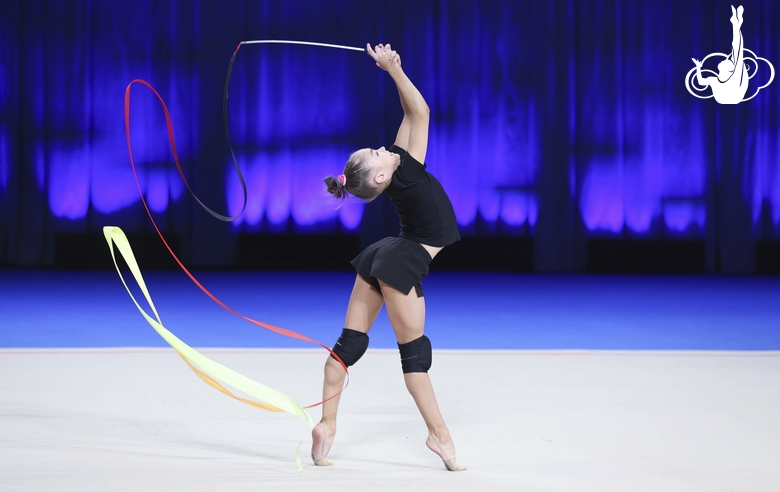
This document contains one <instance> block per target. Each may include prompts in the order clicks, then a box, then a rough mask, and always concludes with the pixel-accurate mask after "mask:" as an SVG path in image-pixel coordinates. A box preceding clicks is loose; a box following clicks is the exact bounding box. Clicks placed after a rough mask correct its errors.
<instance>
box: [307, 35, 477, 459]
mask: <svg viewBox="0 0 780 492" xmlns="http://www.w3.org/2000/svg"><path fill="white" fill-rule="evenodd" d="M366 51H367V52H368V54H369V55H370V56H371V58H373V59H374V61H375V62H376V65H377V66H378V67H380V68H382V69H383V70H385V71H387V72H388V73H389V74H390V77H392V79H393V81H394V82H395V84H396V87H397V88H398V94H399V96H400V99H401V106H402V107H403V110H404V118H403V121H402V122H401V126H400V128H399V129H398V133H397V135H396V139H395V144H394V145H393V146H392V147H391V148H390V150H385V148H384V147H380V148H378V149H370V148H366V149H361V150H358V151H356V152H355V153H353V154H352V155H351V156H350V158H349V160H348V161H347V164H346V165H345V166H344V174H341V175H339V176H338V177H336V178H334V177H332V176H329V177H327V178H325V183H326V184H327V186H328V191H329V192H330V193H332V194H333V195H334V196H336V197H337V198H341V199H345V198H346V195H347V193H349V194H352V195H354V196H356V197H357V198H360V199H362V200H364V201H367V202H368V201H371V200H373V199H374V198H376V197H377V196H379V195H380V194H382V193H384V194H386V195H388V196H389V197H390V199H391V200H392V201H393V204H394V205H395V208H396V210H397V211H398V215H399V216H400V218H401V235H400V237H388V238H385V239H382V240H381V241H379V242H377V243H374V244H372V245H371V246H369V247H368V248H366V249H365V250H364V251H363V252H362V253H360V254H359V255H358V256H357V258H355V259H354V260H352V265H354V267H355V269H356V270H357V277H356V278H355V285H354V287H353V288H352V295H351V296H350V299H349V305H348V306H347V316H346V321H345V328H344V330H343V331H342V333H341V337H339V339H338V342H336V345H335V346H334V347H333V351H334V352H335V353H336V354H337V355H338V356H339V357H340V358H341V360H342V361H344V363H345V364H346V365H347V366H351V365H353V364H354V363H355V362H357V361H358V359H360V357H361V356H362V355H363V354H364V353H365V351H366V348H367V347H368V335H367V333H368V330H369V329H371V325H372V324H373V323H374V320H376V317H377V315H378V314H379V310H380V309H381V308H382V305H383V304H384V305H385V306H387V314H388V317H389V318H390V323H391V324H392V326H393V331H394V332H395V336H396V338H397V339H398V349H399V351H400V353H401V366H402V369H403V373H404V381H405V383H406V388H407V389H408V390H409V393H411V395H412V397H413V398H414V402H415V403H416V404H417V408H418V409H419V410H420V413H421V414H422V417H423V419H424V420H425V424H426V425H427V426H428V434H429V435H428V438H427V439H426V441H425V442H426V445H427V446H428V448H430V449H431V451H433V452H434V453H436V454H437V455H439V457H440V458H441V459H442V461H444V465H445V467H446V468H447V469H448V470H450V471H460V470H465V469H466V468H465V467H464V466H460V465H458V463H457V461H456V459H455V445H454V444H453V442H452V438H451V437H450V433H449V430H448V429H447V425H446V424H445V423H444V419H443V418H442V416H441V413H440V412H439V406H438V404H437V403H436V396H435V395H434V394H433V387H432V386H431V381H430V379H429V378H428V369H429V368H430V367H431V343H430V340H428V337H426V336H425V335H424V334H423V330H424V325H425V300H424V298H423V290H422V278H423V277H424V276H425V275H427V273H428V265H429V264H430V262H431V260H432V259H433V257H434V256H436V254H437V253H438V252H439V251H441V249H442V248H443V247H444V246H448V245H450V244H452V243H454V242H455V241H457V240H458V239H460V234H459V233H458V227H457V223H456V222H455V213H454V212H453V209H452V204H451V203H450V200H449V198H448V197H447V194H446V193H445V192H444V189H443V188H442V186H441V183H439V181H438V180H437V179H436V178H434V177H433V176H432V175H431V174H430V173H429V172H427V171H426V170H425V167H426V166H425V164H424V162H425V153H426V148H427V146H428V120H429V113H430V111H429V109H428V105H427V104H426V103H425V99H423V97H422V95H421V94H420V91H418V90H417V88H416V87H415V86H414V85H413V84H412V82H411V81H410V80H409V78H408V77H407V76H406V74H405V73H404V71H403V70H402V69H401V58H400V56H399V55H398V53H396V52H395V51H394V50H393V49H392V48H391V46H390V45H389V44H388V45H381V44H379V45H377V46H376V47H375V48H374V49H372V48H371V46H370V45H367V46H366ZM344 377H345V373H344V370H343V369H342V367H341V366H340V365H339V363H338V362H337V361H336V360H335V359H334V358H333V357H329V358H328V360H327V362H326V363H325V381H324V383H323V398H328V397H330V396H332V395H334V394H336V393H338V392H339V391H340V390H341V389H342V387H343V385H344ZM339 399H340V398H339V397H338V396H337V397H335V398H333V399H331V400H329V401H327V402H325V403H324V404H323V406H322V420H320V422H319V423H318V424H317V426H316V427H315V428H314V431H313V432H312V441H313V442H312V449H311V457H312V459H313V460H314V464H315V465H318V466H329V465H332V464H333V462H332V461H330V460H329V459H327V456H328V452H329V451H330V448H331V445H332V444H333V438H334V436H335V434H336V414H337V412H338V405H339Z"/></svg>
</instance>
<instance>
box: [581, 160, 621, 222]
mask: <svg viewBox="0 0 780 492" xmlns="http://www.w3.org/2000/svg"><path fill="white" fill-rule="evenodd" d="M622 190H623V173H622V172H621V169H620V167H619V166H618V165H617V163H614V162H612V161H609V160H604V159H601V160H593V161H591V162H590V164H589V167H588V171H587V173H586V174H585V178H584V179H583V181H582V190H581V192H580V209H581V210H582V218H583V221H584V222H585V226H586V227H587V228H588V230H590V231H611V232H620V231H621V230H622V228H623V195H622Z"/></svg>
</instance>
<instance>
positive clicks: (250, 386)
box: [103, 226, 314, 471]
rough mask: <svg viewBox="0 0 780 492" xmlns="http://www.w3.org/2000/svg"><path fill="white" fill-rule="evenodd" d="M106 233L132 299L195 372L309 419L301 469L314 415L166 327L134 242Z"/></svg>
mask: <svg viewBox="0 0 780 492" xmlns="http://www.w3.org/2000/svg"><path fill="white" fill-rule="evenodd" d="M103 235H104V236H105V238H106V242H107V243H108V247H109V248H110V249H111V258H112V259H113V260H114V267H116V271H117V273H118V274H119V278H120V279H121V280H122V284H123V285H124V286H125V289H126V290H127V293H128V294H130V298H131V299H132V300H133V303H134V304H135V306H136V307H137V308H138V311H140V312H141V314H142V315H143V317H144V318H146V321H148V322H149V324H150V325H151V326H152V328H154V330H155V331H156V332H157V333H159V335H160V336H161V337H162V338H163V339H164V340H165V341H166V342H168V344H170V346H171V347H173V350H175V351H176V353H177V354H178V355H179V356H180V357H181V358H182V359H184V362H186V363H187V365H188V366H189V367H190V368H191V369H192V370H193V371H195V373H196V374H197V375H198V376H199V377H200V378H201V379H203V380H204V381H205V382H206V383H208V384H209V385H211V386H212V387H214V388H216V389H217V390H219V391H221V392H222V393H224V394H226V395H228V396H230V397H231V398H235V399H236V400H238V401H241V402H242V403H246V404H248V405H251V406H253V407H256V408H260V409H262V410H267V411H270V412H288V413H291V414H293V415H295V416H296V417H300V418H302V419H304V420H306V421H307V422H308V423H309V429H308V432H307V433H306V434H305V435H304V436H303V438H302V439H301V440H300V441H299V442H298V446H297V448H296V450H295V463H296V465H297V468H298V471H300V470H302V469H303V466H302V465H301V457H300V454H301V453H300V452H301V445H302V444H303V441H304V440H306V438H307V437H308V435H309V433H310V432H311V430H312V429H313V428H314V421H313V420H312V419H311V416H309V414H308V413H306V411H305V410H304V409H303V407H301V405H300V404H299V403H298V402H297V401H295V400H294V399H293V398H291V397H289V396H287V395H285V394H284V393H282V392H280V391H277V390H275V389H273V388H270V387H268V386H266V385H264V384H261V383H258V382H257V381H254V380H252V379H250V378H248V377H246V376H244V375H242V374H239V373H238V372H236V371H234V370H232V369H230V368H228V367H225V366H223V365H222V364H220V363H218V362H215V361H213V360H211V359H209V358H208V357H206V356H204V355H203V354H201V353H200V352H198V351H197V350H195V349H193V348H192V347H190V346H189V345H187V344H186V343H184V342H183V341H181V340H180V339H179V338H178V337H176V335H174V334H173V333H171V332H170V331H168V329H166V328H165V326H163V323H162V320H161V319H160V314H159V313H158V312H157V308H156V307H155V305H154V302H153V301H152V297H151V295H149V289H148V288H147V287H146V282H144V278H143V275H141V270H140V268H139V267H138V262H137V261H136V259H135V255H134V254H133V249H132V248H131V247H130V243H129V242H128V240H127V237H126V236H125V233H124V232H123V231H122V229H120V228H119V227H114V226H106V227H104V228H103ZM114 246H116V249H117V250H119V253H120V254H121V255H122V258H123V259H124V260H125V263H127V266H128V268H129V269H130V272H131V273H132V274H133V278H134V279H135V281H136V283H137V284H138V287H139V288H140V289H141V292H142V293H143V295H144V298H145V299H146V302H147V303H148V304H149V307H150V308H151V310H152V312H153V313H154V318H152V317H151V316H150V315H149V314H148V313H147V312H146V311H144V309H143V308H142V307H141V305H140V304H139V303H138V300H137V299H136V298H135V296H133V293H132V292H131V291H130V287H128V285H127V282H126V281H125V278H124V276H123V275H122V272H121V270H120V269H119V264H118V263H117V259H116V254H115V253H114ZM217 379H219V380H221V381H222V382H224V383H225V384H228V385H230V386H232V387H234V388H236V389H238V390H241V391H243V392H244V393H246V394H248V395H250V396H253V397H255V398H257V399H258V400H260V401H263V402H266V403H259V402H256V401H252V400H249V399H246V398H241V397H239V396H236V395H234V394H233V393H232V392H230V391H229V390H228V389H227V388H225V387H224V386H223V385H221V384H220V383H219V382H217Z"/></svg>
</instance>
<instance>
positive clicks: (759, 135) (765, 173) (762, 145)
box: [745, 129, 780, 226]
mask: <svg viewBox="0 0 780 492" xmlns="http://www.w3.org/2000/svg"><path fill="white" fill-rule="evenodd" d="M750 137H752V139H753V142H754V145H753V155H752V156H750V155H748V156H747V158H746V161H747V162H746V163H747V166H746V167H747V173H748V176H746V179H745V188H746V190H745V195H747V197H748V199H749V200H750V206H751V211H752V216H753V224H758V223H759V222H760V221H761V214H762V212H764V210H763V209H764V207H765V205H766V206H768V208H769V213H770V220H771V221H772V224H774V225H775V226H777V225H780V165H778V158H777V156H778V141H780V134H778V135H777V136H776V137H775V138H772V136H770V135H769V134H768V132H767V131H766V130H764V129H759V130H755V131H753V132H752V134H750V135H749V138H750ZM749 141H750V140H749Z"/></svg>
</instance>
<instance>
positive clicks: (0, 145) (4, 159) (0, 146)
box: [0, 126, 11, 190]
mask: <svg viewBox="0 0 780 492" xmlns="http://www.w3.org/2000/svg"><path fill="white" fill-rule="evenodd" d="M9 152H10V149H9V148H8V134H7V133H6V130H5V127H4V126H0V188H2V189H3V190H5V189H6V188H7V187H8V180H9V176H10V175H11V156H10V155H9Z"/></svg>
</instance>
